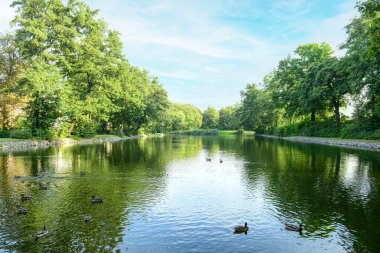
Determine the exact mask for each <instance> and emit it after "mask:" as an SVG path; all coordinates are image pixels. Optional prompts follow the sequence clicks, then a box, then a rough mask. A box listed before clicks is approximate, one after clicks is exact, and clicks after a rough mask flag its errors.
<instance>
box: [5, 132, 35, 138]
mask: <svg viewBox="0 0 380 253" xmlns="http://www.w3.org/2000/svg"><path fill="white" fill-rule="evenodd" d="M9 137H10V138H15V139H31V138H32V133H31V132H30V131H26V130H12V131H10V135H9Z"/></svg>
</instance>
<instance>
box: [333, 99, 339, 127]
mask: <svg viewBox="0 0 380 253" xmlns="http://www.w3.org/2000/svg"><path fill="white" fill-rule="evenodd" d="M334 113H335V123H336V125H337V126H338V125H339V124H340V112H339V102H338V103H335V105H334Z"/></svg>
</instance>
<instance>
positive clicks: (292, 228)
mask: <svg viewBox="0 0 380 253" xmlns="http://www.w3.org/2000/svg"><path fill="white" fill-rule="evenodd" d="M285 228H286V229H287V230H290V231H298V232H302V230H303V229H304V226H303V224H302V223H300V225H299V226H297V225H293V224H285Z"/></svg>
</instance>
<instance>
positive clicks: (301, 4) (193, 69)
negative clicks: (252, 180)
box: [0, 0, 357, 110]
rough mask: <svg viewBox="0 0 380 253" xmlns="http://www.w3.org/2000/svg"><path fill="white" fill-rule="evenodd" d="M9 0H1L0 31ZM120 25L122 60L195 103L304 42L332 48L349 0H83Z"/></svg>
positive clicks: (238, 86) (231, 95)
mask: <svg viewBox="0 0 380 253" xmlns="http://www.w3.org/2000/svg"><path fill="white" fill-rule="evenodd" d="M11 2H12V1H11V0H0V32H5V31H7V30H10V28H9V21H10V20H11V19H12V17H13V16H14V11H13V9H12V8H10V7H9V5H10V4H11ZM85 2H86V3H87V4H88V5H89V6H90V7H92V8H94V9H99V11H100V13H99V16H100V17H101V18H103V19H104V20H105V21H106V22H107V23H108V24H109V26H110V28H111V29H114V30H117V31H119V32H120V33H121V38H122V41H123V42H124V53H125V54H126V56H127V58H128V60H129V62H130V63H131V64H133V65H135V66H139V67H141V68H145V69H147V70H148V71H149V72H150V74H151V75H152V76H157V77H158V79H159V81H160V83H161V84H162V85H163V87H164V88H165V89H166V90H167V91H168V95H169V99H170V100H171V101H172V102H177V103H189V104H194V105H196V106H198V107H199V108H200V109H201V110H204V109H206V108H207V106H209V105H210V106H212V107H215V108H217V109H220V108H222V107H225V106H229V105H233V104H236V103H237V102H239V101H240V91H241V90H243V89H244V87H245V86H246V85H247V84H248V83H257V84H259V83H261V82H262V80H263V77H264V76H265V75H266V74H268V73H269V72H270V71H272V70H274V69H275V68H276V66H277V64H278V62H279V61H280V60H281V59H284V58H285V57H287V56H288V55H289V54H291V53H292V52H293V51H294V50H295V49H296V48H297V46H298V45H300V44H304V43H314V42H316V43H321V42H327V43H329V44H330V45H331V47H332V48H333V49H334V50H336V55H338V56H339V55H342V54H343V53H342V52H340V51H339V50H338V47H339V45H340V44H341V43H343V42H344V40H345V38H346V33H345V29H344V27H345V25H347V24H348V23H349V22H350V21H351V20H352V18H353V17H354V16H355V15H356V13H357V12H356V10H355V8H354V7H355V3H356V0H345V1H343V0H272V1H268V0H265V1H264V0H207V1H206V0H191V1H189V0H144V1H143V0H139V1H136V0H107V1H104V0H85Z"/></svg>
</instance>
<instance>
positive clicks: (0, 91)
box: [0, 34, 26, 130]
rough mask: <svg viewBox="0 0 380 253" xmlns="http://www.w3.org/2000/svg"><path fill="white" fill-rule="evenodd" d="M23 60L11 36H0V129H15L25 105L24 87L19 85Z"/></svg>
mask: <svg viewBox="0 0 380 253" xmlns="http://www.w3.org/2000/svg"><path fill="white" fill-rule="evenodd" d="M22 71H23V60H22V59H21V56H20V53H19V48H18V46H17V44H16V42H15V39H14V35H13V34H4V35H2V34H0V112H1V113H0V122H1V126H2V129H4V130H8V129H10V128H12V127H15V124H16V121H17V117H18V116H19V114H20V113H19V112H18V111H20V109H21V108H22V107H23V106H24V104H25V101H26V100H25V94H24V93H25V89H24V88H25V87H23V85H22V84H21V83H19V78H20V75H21V73H22Z"/></svg>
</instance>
